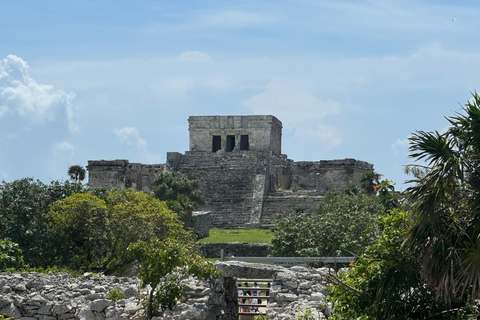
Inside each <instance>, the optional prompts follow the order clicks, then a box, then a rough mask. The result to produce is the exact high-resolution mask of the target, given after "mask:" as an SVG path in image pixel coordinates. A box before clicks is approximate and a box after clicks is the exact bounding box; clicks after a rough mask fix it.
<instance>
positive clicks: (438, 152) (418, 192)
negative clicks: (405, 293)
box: [407, 92, 480, 303]
mask: <svg viewBox="0 0 480 320" xmlns="http://www.w3.org/2000/svg"><path fill="white" fill-rule="evenodd" d="M447 120H448V121H449V123H450V127H449V128H448V129H447V131H446V132H445V133H439V132H437V131H434V132H424V131H418V132H416V133H414V134H413V135H412V137H411V138H410V143H411V145H410V156H411V157H412V158H414V159H415V160H417V161H419V162H421V163H420V164H416V165H412V166H410V167H411V168H413V169H415V170H416V171H417V172H422V174H419V175H417V176H416V177H415V179H413V180H412V181H410V182H413V183H414V185H413V186H412V187H410V188H408V189H407V193H408V198H409V203H410V207H411V211H412V213H413V226H412V230H411V232H410V234H409V245H410V248H411V250H413V252H415V253H416V254H417V255H418V256H420V257H421V259H422V260H421V262H422V263H421V274H422V277H423V279H425V281H426V282H427V284H428V285H429V286H430V287H431V288H436V293H437V297H438V298H440V299H443V301H445V302H446V303H453V302H455V301H457V300H463V299H467V300H468V301H473V300H474V299H475V298H478V296H479V288H480V96H479V95H478V94H477V93H476V92H475V93H473V97H472V99H471V100H469V101H468V102H467V103H466V104H465V106H464V107H463V113H457V114H456V115H455V116H453V117H450V118H447Z"/></svg>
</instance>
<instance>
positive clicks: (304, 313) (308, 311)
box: [297, 309, 315, 320]
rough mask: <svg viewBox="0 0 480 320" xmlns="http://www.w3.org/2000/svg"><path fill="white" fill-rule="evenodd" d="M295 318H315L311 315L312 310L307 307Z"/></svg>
mask: <svg viewBox="0 0 480 320" xmlns="http://www.w3.org/2000/svg"><path fill="white" fill-rule="evenodd" d="M297 320H315V317H314V316H313V312H312V310H310V309H307V310H305V311H304V312H303V314H301V315H298V316H297Z"/></svg>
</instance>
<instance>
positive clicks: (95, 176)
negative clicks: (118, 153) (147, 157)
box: [87, 160, 165, 192]
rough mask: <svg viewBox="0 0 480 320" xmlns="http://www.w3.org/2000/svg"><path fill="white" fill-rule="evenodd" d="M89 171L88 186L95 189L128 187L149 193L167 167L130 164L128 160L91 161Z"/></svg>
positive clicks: (162, 165)
mask: <svg viewBox="0 0 480 320" xmlns="http://www.w3.org/2000/svg"><path fill="white" fill-rule="evenodd" d="M87 169H88V184H89V185H91V186H93V187H109V188H124V187H126V188H133V189H135V190H137V191H143V192H148V191H150V190H151V189H152V185H153V180H154V179H155V177H156V176H157V175H158V174H159V173H160V172H162V171H164V169H165V165H164V164H141V163H130V162H129V161H128V160H90V161H88V166H87Z"/></svg>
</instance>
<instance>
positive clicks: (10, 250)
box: [0, 239, 24, 271]
mask: <svg viewBox="0 0 480 320" xmlns="http://www.w3.org/2000/svg"><path fill="white" fill-rule="evenodd" d="M23 266H24V263H23V255H22V249H20V247H19V246H18V244H16V243H15V242H12V241H11V240H9V239H0V271H5V270H6V269H10V268H12V269H16V270H18V269H20V268H21V267H23Z"/></svg>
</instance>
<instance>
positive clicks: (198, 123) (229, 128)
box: [188, 116, 282, 155]
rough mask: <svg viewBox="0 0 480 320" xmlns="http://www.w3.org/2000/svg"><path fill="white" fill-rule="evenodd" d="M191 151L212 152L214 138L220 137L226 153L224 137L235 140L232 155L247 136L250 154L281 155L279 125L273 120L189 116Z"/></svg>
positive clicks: (271, 117) (249, 117)
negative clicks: (242, 137)
mask: <svg viewBox="0 0 480 320" xmlns="http://www.w3.org/2000/svg"><path fill="white" fill-rule="evenodd" d="M188 123H189V131H190V151H204V152H212V138H213V136H221V150H223V151H226V146H227V135H232V136H235V149H234V150H235V151H236V150H240V136H241V135H248V137H249V150H251V151H271V152H273V154H275V155H280V154H281V153H282V149H281V148H282V146H281V139H282V123H281V122H280V121H279V120H278V119H277V118H275V117H274V116H191V117H189V118H188Z"/></svg>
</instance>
